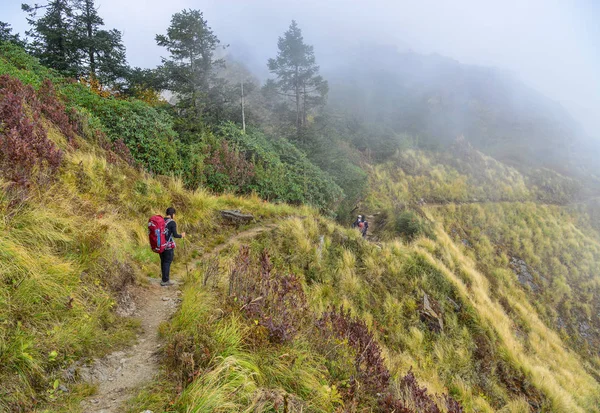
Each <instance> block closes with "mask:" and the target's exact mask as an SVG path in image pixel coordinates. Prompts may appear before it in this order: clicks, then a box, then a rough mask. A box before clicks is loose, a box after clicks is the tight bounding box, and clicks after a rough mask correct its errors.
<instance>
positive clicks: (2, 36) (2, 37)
mask: <svg viewBox="0 0 600 413" xmlns="http://www.w3.org/2000/svg"><path fill="white" fill-rule="evenodd" d="M0 42H11V43H14V44H18V45H19V46H25V42H24V41H23V40H21V37H20V36H19V34H12V28H11V27H10V24H8V23H5V22H2V21H0Z"/></svg>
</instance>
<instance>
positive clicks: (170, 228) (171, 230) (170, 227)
mask: <svg viewBox="0 0 600 413" xmlns="http://www.w3.org/2000/svg"><path fill="white" fill-rule="evenodd" d="M165 221H167V230H166V233H165V239H166V240H167V241H168V240H169V239H171V238H181V234H178V233H177V223H176V222H175V221H173V220H172V219H171V218H169V217H166V218H165Z"/></svg>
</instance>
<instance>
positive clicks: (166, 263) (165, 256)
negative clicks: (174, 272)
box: [159, 250, 175, 283]
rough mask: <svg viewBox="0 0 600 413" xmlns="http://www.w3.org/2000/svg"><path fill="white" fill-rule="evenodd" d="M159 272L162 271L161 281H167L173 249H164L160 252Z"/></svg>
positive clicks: (173, 253)
mask: <svg viewBox="0 0 600 413" xmlns="http://www.w3.org/2000/svg"><path fill="white" fill-rule="evenodd" d="M159 255H160V272H161V273H162V281H163V282H165V283H166V282H167V281H169V273H170V272H171V263H172V262H173V257H174V256H175V250H164V251H163V252H161V253H160V254H159Z"/></svg>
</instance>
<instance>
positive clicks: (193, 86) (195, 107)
mask: <svg viewBox="0 0 600 413" xmlns="http://www.w3.org/2000/svg"><path fill="white" fill-rule="evenodd" d="M190 67H191V69H192V78H191V79H190V81H191V82H192V107H193V108H194V112H195V113H196V115H198V107H197V105H196V80H195V77H196V70H195V68H194V52H193V51H190Z"/></svg>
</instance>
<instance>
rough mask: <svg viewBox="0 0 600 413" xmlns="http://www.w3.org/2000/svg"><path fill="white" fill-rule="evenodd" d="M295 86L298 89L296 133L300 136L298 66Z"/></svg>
mask: <svg viewBox="0 0 600 413" xmlns="http://www.w3.org/2000/svg"><path fill="white" fill-rule="evenodd" d="M294 86H295V87H296V132H297V134H298V136H300V81H299V79H298V66H296V76H295V78H294Z"/></svg>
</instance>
